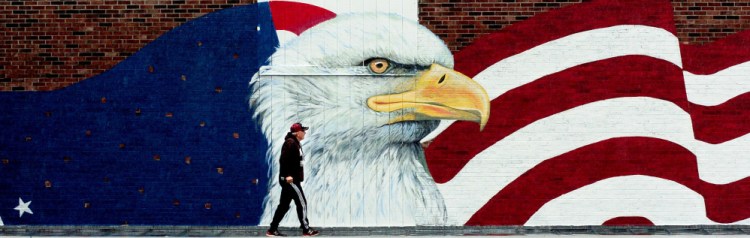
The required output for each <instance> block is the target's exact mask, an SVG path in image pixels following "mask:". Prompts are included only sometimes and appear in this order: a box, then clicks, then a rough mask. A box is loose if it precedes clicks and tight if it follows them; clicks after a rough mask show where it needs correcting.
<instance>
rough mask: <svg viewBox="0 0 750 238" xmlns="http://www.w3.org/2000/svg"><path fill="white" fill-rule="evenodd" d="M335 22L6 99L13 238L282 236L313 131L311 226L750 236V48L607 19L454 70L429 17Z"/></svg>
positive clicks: (625, 4) (291, 27)
mask: <svg viewBox="0 0 750 238" xmlns="http://www.w3.org/2000/svg"><path fill="white" fill-rule="evenodd" d="M314 2H318V1H314ZM363 2H371V1H363ZM398 2H400V1H398ZM378 3H380V1H378ZM316 4H317V3H316ZM320 4H323V5H325V6H324V7H319V6H315V5H312V4H306V3H299V2H287V1H270V2H259V3H257V4H249V5H245V6H240V7H234V8H229V9H225V10H221V11H217V12H214V13H210V14H207V15H205V16H203V17H200V18H196V19H194V20H191V21H188V22H186V23H184V24H183V25H181V26H179V27H176V28H175V29H173V30H171V31H169V32H167V33H165V34H164V35H162V36H161V37H159V38H157V39H155V40H154V41H153V42H151V43H149V44H148V45H146V46H144V47H143V48H142V49H140V50H139V51H138V52H136V53H134V54H133V55H132V56H130V57H128V58H127V59H125V60H123V61H122V62H120V63H119V64H117V65H116V66H115V67H113V68H112V69H110V70H108V71H106V72H104V73H102V74H100V75H96V76H94V77H91V78H88V79H86V80H83V81H81V82H78V83H75V84H73V85H70V86H68V87H65V88H62V89H58V90H53V91H29V92H0V226H20V225H188V226H192V225H199V226H225V225H230V226H231V225H237V226H246V225H258V226H267V225H269V223H270V220H271V216H272V213H273V210H274V209H275V207H276V205H277V204H278V202H279V197H278V196H279V193H278V191H279V190H280V188H279V184H278V181H277V179H275V178H276V177H278V173H279V171H278V167H279V164H278V158H279V153H280V149H281V143H283V139H284V136H285V134H286V133H287V132H288V131H289V126H290V125H291V124H292V123H296V122H301V123H302V124H304V125H305V126H309V127H310V130H309V133H308V134H307V136H306V139H305V140H304V141H302V149H303V151H304V154H305V169H306V171H305V182H304V183H303V187H304V189H305V194H306V196H307V200H308V205H309V206H308V207H307V209H308V214H309V218H310V222H311V225H312V226H313V227H321V226H322V227H332V226H345V227H354V226H413V225H427V226H441V225H450V226H454V225H455V226H461V225H469V226H472V225H480V226H483V225H527V226H552V225H696V224H750V206H748V204H750V198H747V197H746V196H742V195H741V194H742V191H747V190H748V188H750V180H748V176H750V173H748V171H750V156H749V155H750V153H748V152H750V151H748V148H750V146H748V145H750V136H748V132H750V124H748V123H746V121H747V117H748V115H750V113H748V110H747V107H746V105H747V104H748V103H747V102H746V101H747V100H750V98H749V96H748V95H750V94H748V92H750V87H747V85H750V84H747V83H746V81H747V77H746V76H747V75H750V73H748V72H750V70H749V69H750V66H748V65H749V64H748V62H750V48H748V47H747V46H746V43H747V42H749V41H750V33H748V32H740V33H737V34H734V35H731V36H729V37H727V38H725V39H721V40H718V41H716V42H714V43H711V44H706V45H701V46H699V45H687V44H681V43H680V41H679V40H678V38H677V33H676V29H675V28H676V27H675V25H674V18H673V15H672V7H673V6H672V4H671V2H670V1H666V0H663V1H662V0H659V1H654V0H632V1H615V0H594V1H587V2H584V3H580V4H571V6H568V7H564V8H561V9H556V10H552V11H549V12H546V13H540V14H538V15H536V16H534V17H531V18H529V19H527V20H523V21H521V22H519V23H515V24H513V25H510V26H507V27H505V28H503V29H500V30H498V31H496V32H492V33H489V34H487V35H483V36H481V37H479V38H477V39H476V40H474V41H473V42H472V43H471V44H470V45H469V46H466V47H465V48H462V49H460V50H458V51H454V52H453V53H451V51H450V50H449V48H448V47H447V46H446V44H445V43H443V41H442V40H441V39H440V38H439V37H438V36H436V35H435V34H434V33H433V32H431V31H430V30H428V29H427V28H426V27H424V26H421V25H420V24H419V23H418V22H417V21H416V15H414V16H411V17H410V16H404V14H394V13H392V12H391V13H388V12H361V11H360V12H356V11H349V10H351V9H354V8H355V7H354V5H351V4H343V5H342V4H332V3H330V2H327V1H321V3H320ZM352 4H354V3H352ZM363 4H365V3H363ZM414 4H415V5H416V3H414ZM379 6H382V5H379ZM331 9H334V10H335V11H332V10H331ZM341 9H345V10H341ZM346 9H348V10H346ZM363 9H365V8H363ZM622 13H628V14H622ZM21 53H22V52H20V51H19V54H21ZM84 53H86V54H90V53H91V52H84ZM6 69H8V68H6ZM282 226H297V222H296V217H295V215H294V214H293V212H292V213H291V214H287V216H286V217H285V220H284V221H283V222H282Z"/></svg>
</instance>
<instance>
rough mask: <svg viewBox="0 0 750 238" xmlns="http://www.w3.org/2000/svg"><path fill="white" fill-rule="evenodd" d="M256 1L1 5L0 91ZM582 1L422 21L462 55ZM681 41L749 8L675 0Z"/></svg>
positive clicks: (104, 62) (442, 10)
mask: <svg viewBox="0 0 750 238" xmlns="http://www.w3.org/2000/svg"><path fill="white" fill-rule="evenodd" d="M253 2H256V0H200V1H199V0H170V1H146V0H95V1H71V0H68V1H53V0H43V1H20V0H19V1H2V2H0V15H2V16H3V17H2V19H0V31H1V32H2V34H3V40H2V41H3V42H2V43H3V44H0V91H10V90H14V91H23V90H29V91H36V90H39V91H46V90H54V89H57V88H61V87H65V86H67V85H70V84H71V83H74V82H78V81H80V80H83V79H86V78H88V77H91V76H93V75H97V74H99V73H101V72H104V71H106V70H107V69H109V68H111V67H112V66H114V65H115V64H117V63H118V62H120V61H122V60H123V59H125V58H127V57H128V56H130V55H132V54H133V53H134V52H136V51H138V49H140V48H141V47H142V46H144V45H145V44H147V43H148V42H150V41H152V40H153V39H155V38H156V37H158V36H159V35H161V34H163V33H164V32H166V31H168V30H170V29H172V28H174V27H175V26H177V25H179V24H181V23H183V22H185V21H188V20H190V19H193V18H196V17H199V16H202V15H204V14H206V13H209V12H213V11H216V10H219V9H224V8H229V7H233V6H237V5H243V4H248V3H253ZM579 2H585V0H541V1H540V0H504V1H490V0H472V1H458V0H422V1H420V3H419V9H420V12H419V16H420V19H421V23H422V24H423V25H425V26H427V27H428V28H430V29H431V30H433V31H434V32H435V33H437V34H438V35H439V36H440V37H441V38H442V39H443V40H444V41H446V43H447V44H448V45H449V47H450V49H451V50H452V51H457V50H460V49H462V48H463V47H465V46H467V45H469V44H471V42H472V41H473V40H474V39H476V38H477V37H480V36H482V35H485V34H487V33H490V32H493V31H496V30H498V29H502V28H503V27H505V26H507V25H509V24H513V23H515V22H518V21H522V20H525V19H528V18H529V17H531V16H533V15H535V14H537V13H540V12H545V11H548V10H550V9H556V8H560V7H565V6H568V5H571V4H576V3H579ZM672 2H673V5H674V11H675V22H676V23H677V30H678V37H679V38H680V40H681V41H682V42H683V43H696V44H703V43H707V42H711V41H713V40H715V39H718V38H721V37H724V36H726V35H729V34H732V33H735V32H738V31H741V30H743V29H748V28H750V3H747V2H745V1H741V0H728V1H727V0H682V1H680V0H675V1H672Z"/></svg>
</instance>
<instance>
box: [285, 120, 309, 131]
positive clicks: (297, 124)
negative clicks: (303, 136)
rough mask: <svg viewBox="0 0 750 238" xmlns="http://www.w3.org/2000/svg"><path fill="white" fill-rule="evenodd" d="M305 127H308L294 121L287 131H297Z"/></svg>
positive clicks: (303, 129) (304, 129) (305, 128)
mask: <svg viewBox="0 0 750 238" xmlns="http://www.w3.org/2000/svg"><path fill="white" fill-rule="evenodd" d="M307 129H310V127H304V126H302V123H299V122H298V123H294V124H292V127H290V128H289V131H291V132H298V131H306V130H307Z"/></svg>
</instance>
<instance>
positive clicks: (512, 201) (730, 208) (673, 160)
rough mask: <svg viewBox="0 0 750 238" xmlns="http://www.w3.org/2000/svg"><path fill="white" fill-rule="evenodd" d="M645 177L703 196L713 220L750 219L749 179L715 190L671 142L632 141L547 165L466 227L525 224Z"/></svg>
mask: <svg viewBox="0 0 750 238" xmlns="http://www.w3.org/2000/svg"><path fill="white" fill-rule="evenodd" d="M627 175H647V176H654V177H659V178H664V179H668V180H672V181H675V182H677V183H680V184H682V185H685V186H686V187H688V188H690V189H692V190H694V191H696V192H697V193H699V194H701V195H702V196H703V197H704V199H705V202H706V210H707V216H708V218H709V219H711V220H713V221H716V222H722V223H730V222H736V221H740V220H743V219H746V218H748V217H750V196H742V194H745V193H747V191H750V178H746V179H742V180H739V181H736V182H733V183H729V184H726V185H715V184H710V183H707V182H704V181H702V180H701V179H700V178H699V177H698V165H697V162H696V159H695V155H693V154H692V153H691V152H690V151H688V150H687V149H685V148H683V147H682V146H679V145H677V144H674V143H672V142H669V141H665V140H660V139H654V138H644V137H628V138H615V139H609V140H604V141H601V142H598V143H594V144H591V145H587V146H584V147H581V148H578V149H576V150H573V151H570V152H568V153H565V154H562V155H560V156H557V157H555V158H552V159H549V160H546V161H544V162H542V163H540V164H539V165H537V166H536V167H534V168H533V169H531V170H529V171H527V172H526V173H524V174H523V175H521V176H520V177H518V179H516V180H515V181H513V182H511V183H510V184H508V186H506V187H505V188H503V189H502V190H500V192H498V193H497V194H496V195H495V196H494V197H493V198H492V199H490V201H489V202H488V203H486V204H485V205H484V206H483V207H482V208H481V209H480V210H479V211H478V212H477V213H475V214H474V215H473V216H472V217H471V219H469V221H468V222H467V223H466V225H523V224H524V223H525V222H526V221H528V219H529V218H530V217H531V216H532V215H533V214H534V213H536V211H538V210H539V208H541V207H542V206H543V205H544V204H546V203H547V202H549V201H551V200H552V199H555V198H557V197H559V196H561V195H563V194H566V193H568V192H570V191H573V190H575V189H578V188H581V187H583V186H586V185H589V184H591V183H594V182H596V181H600V180H603V179H607V178H612V177H617V176H627Z"/></svg>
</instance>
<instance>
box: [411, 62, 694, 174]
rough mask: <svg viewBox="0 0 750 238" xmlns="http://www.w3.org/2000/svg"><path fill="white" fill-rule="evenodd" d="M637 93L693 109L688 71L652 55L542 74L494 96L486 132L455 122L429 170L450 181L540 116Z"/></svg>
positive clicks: (436, 146)
mask: <svg viewBox="0 0 750 238" xmlns="http://www.w3.org/2000/svg"><path fill="white" fill-rule="evenodd" d="M603 69H608V70H603ZM633 96H645V97H654V98H659V99H663V100H668V101H672V102H675V103H676V104H677V105H679V106H680V107H682V108H687V105H688V104H687V98H686V94H685V85H684V82H683V78H682V69H680V68H679V67H677V66H676V65H673V64H671V63H669V62H667V61H663V60H659V59H654V58H650V57H646V56H623V57H617V58H612V59H609V60H603V61H597V62H592V63H588V64H583V65H580V66H578V67H573V68H569V69H567V70H564V71H561V72H558V73H556V74H552V75H548V76H546V77H542V78H540V79H538V80H536V81H534V82H531V83H529V84H526V85H524V86H521V87H518V88H516V89H513V90H510V91H508V92H507V93H505V94H503V95H500V96H499V97H498V98H496V99H495V100H493V101H492V102H491V105H490V108H491V111H490V120H489V122H488V123H487V126H486V127H485V129H484V131H481V132H480V131H479V130H478V128H477V125H476V124H475V123H454V124H453V125H452V126H451V127H450V128H449V129H448V130H446V131H444V132H443V133H441V134H440V136H439V137H437V138H436V139H435V141H434V142H432V143H431V144H430V146H429V147H428V148H427V149H426V150H425V155H426V156H425V157H426V159H427V165H428V168H429V169H430V172H431V173H432V176H433V178H434V179H435V181H436V182H438V183H445V182H447V181H449V180H450V179H452V178H453V177H454V176H455V175H456V174H457V173H458V172H459V171H460V170H461V169H462V168H463V167H464V165H466V163H468V162H469V160H471V159H472V158H473V157H474V156H475V155H476V154H478V153H479V152H481V151H483V150H485V149H486V148H488V147H489V146H491V145H492V144H494V143H495V142H497V141H499V140H502V139H503V138H505V137H506V136H508V135H510V134H511V133H513V132H515V131H517V130H518V129H521V128H523V127H524V126H526V125H528V124H530V123H533V122H534V121H536V120H539V119H542V118H544V117H548V116H550V115H554V114H556V113H559V112H562V111H565V110H568V109H571V108H574V107H577V106H580V105H583V104H587V103H591V102H595V101H600V100H605V99H610V98H617V97H633Z"/></svg>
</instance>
